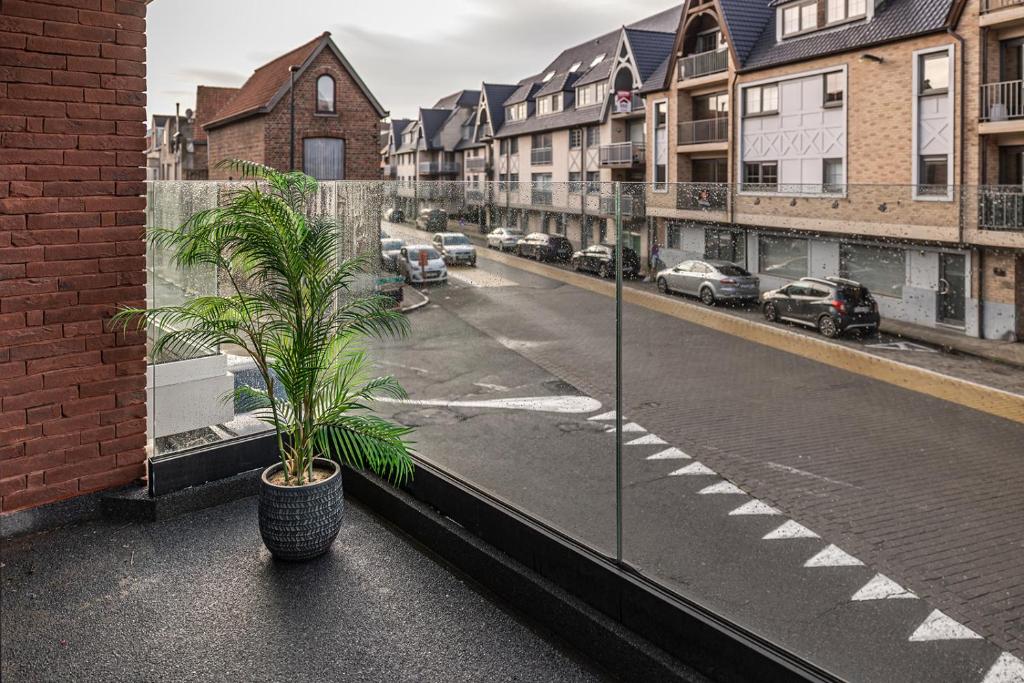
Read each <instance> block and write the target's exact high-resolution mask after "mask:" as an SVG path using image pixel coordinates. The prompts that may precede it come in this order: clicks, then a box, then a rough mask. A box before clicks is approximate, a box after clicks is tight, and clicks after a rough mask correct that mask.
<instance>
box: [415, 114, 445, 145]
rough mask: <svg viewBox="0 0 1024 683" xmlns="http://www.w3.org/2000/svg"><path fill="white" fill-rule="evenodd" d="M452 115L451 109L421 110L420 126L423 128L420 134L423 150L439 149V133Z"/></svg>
mask: <svg viewBox="0 0 1024 683" xmlns="http://www.w3.org/2000/svg"><path fill="white" fill-rule="evenodd" d="M450 114H451V110H450V109H420V125H421V126H422V127H423V129H422V132H421V134H420V148H421V149H437V147H438V145H439V144H440V141H439V140H438V133H440V132H441V127H442V126H443V125H444V122H445V121H447V120H448V116H449V115H450Z"/></svg>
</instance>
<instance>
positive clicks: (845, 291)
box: [761, 277, 881, 337]
mask: <svg viewBox="0 0 1024 683" xmlns="http://www.w3.org/2000/svg"><path fill="white" fill-rule="evenodd" d="M761 310H762V311H763V312H764V317H765V318H767V319H768V321H769V322H776V321H779V320H785V321H787V322H792V323H797V324H799V325H807V326H808V327H815V328H817V330H818V331H819V332H821V334H823V335H824V336H826V337H838V336H839V335H841V334H842V333H843V332H845V331H847V330H854V329H856V330H860V331H862V332H865V333H867V334H875V333H876V332H878V324H879V322H880V321H881V317H880V316H879V315H878V302H877V301H875V299H874V297H873V296H871V293H870V292H869V291H868V288H867V287H865V286H864V285H862V284H860V283H859V282H854V281H853V280H846V279H844V278H838V277H827V278H816V277H805V278H801V279H799V280H797V281H796V282H791V283H790V284H788V285H786V286H785V287H780V288H779V289H774V290H772V291H770V292H765V293H764V294H763V295H762V296H761Z"/></svg>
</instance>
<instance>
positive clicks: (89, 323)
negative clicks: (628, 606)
mask: <svg viewBox="0 0 1024 683" xmlns="http://www.w3.org/2000/svg"><path fill="white" fill-rule="evenodd" d="M63 328H64V337H65V338H66V339H70V338H71V337H80V336H89V335H95V334H102V333H103V321H102V320H83V321H81V322H74V323H67V324H65V325H64V326H63Z"/></svg>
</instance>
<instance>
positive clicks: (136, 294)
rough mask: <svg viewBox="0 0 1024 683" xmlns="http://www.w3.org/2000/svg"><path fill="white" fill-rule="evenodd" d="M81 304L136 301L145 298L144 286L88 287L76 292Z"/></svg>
mask: <svg viewBox="0 0 1024 683" xmlns="http://www.w3.org/2000/svg"><path fill="white" fill-rule="evenodd" d="M78 296H79V300H80V301H81V302H82V303H83V304H100V303H117V302H121V301H138V300H142V299H145V298H146V288H145V287H110V288H107V289H90V290H86V291H83V292H80V293H79V294H78Z"/></svg>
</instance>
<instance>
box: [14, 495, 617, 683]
mask: <svg viewBox="0 0 1024 683" xmlns="http://www.w3.org/2000/svg"><path fill="white" fill-rule="evenodd" d="M0 563H2V565H0V567H2V568H0V586H2V610H0V611H2V617H0V619H2V621H0V626H2V629H0V630H2V640H0V653H2V657H0V659H2V665H0V666H2V668H0V679H2V680H3V681H5V682H7V681H9V682H11V683H14V682H16V681H210V680H218V681H324V680H332V681H480V680H527V681H595V680H602V679H601V674H599V673H597V672H595V671H594V670H593V669H591V668H589V666H588V664H586V663H585V662H583V661H582V660H580V659H578V658H576V657H575V655H574V654H573V653H572V652H570V651H567V650H566V649H563V648H561V647H560V645H558V644H557V643H555V642H553V641H552V640H550V639H548V638H547V637H545V636H544V635H542V634H539V633H537V632H535V631H533V630H531V628H530V626H528V625H527V624H525V623H524V622H523V621H521V620H519V619H518V618H517V617H516V616H514V615H512V614H510V613H508V612H506V611H504V610H503V609H502V608H500V607H499V606H497V605H496V604H495V603H494V602H492V601H491V600H490V599H489V598H488V597H486V596H484V595H482V594H480V593H478V592H476V590H475V589H474V587H473V586H472V585H471V584H467V583H466V580H465V579H464V578H463V577H462V576H460V575H457V574H454V573H452V571H450V570H449V569H448V568H447V567H445V566H442V565H440V564H438V563H437V562H436V561H435V560H434V559H433V558H432V557H430V556H428V555H426V554H424V552H423V551H422V550H421V549H420V548H419V547H416V546H414V545H412V544H411V543H410V542H409V541H408V540H407V539H406V538H404V537H403V536H401V535H399V534H398V533H397V532H396V531H395V530H393V529H392V528H391V527H389V526H386V525H384V524H383V523H381V522H380V521H379V520H377V519H376V518H375V517H373V516H372V515H370V514H369V513H368V512H366V511H365V510H364V509H362V508H360V507H359V506H357V505H354V504H351V503H350V502H348V501H346V510H345V522H344V525H343V526H342V529H341V533H340V535H339V536H338V539H337V541H336V542H335V544H334V546H333V548H332V549H331V551H330V552H329V553H328V554H327V555H325V556H323V557H321V558H319V559H316V560H313V561H311V562H308V563H302V564H287V563H280V562H276V561H274V560H273V559H272V558H271V556H270V554H269V553H268V552H267V551H266V549H265V548H264V547H263V544H262V542H261V540H260V537H259V530H258V527H257V522H256V499H255V498H248V499H242V500H239V501H236V502H234V503H229V504H226V505H222V506H219V507H216V508H210V509H207V510H203V511H200V512H196V513H192V514H188V515H185V516H181V517H178V518H175V519H171V520H167V521H162V522H156V523H151V524H123V523H111V522H102V521H98V522H88V523H83V524H80V525H77V526H71V527H67V528H63V529H56V530H53V531H48V532H43V533H39V534H35V535H31V536H25V537H22V538H17V539H14V540H10V541H5V542H3V544H2V552H0Z"/></svg>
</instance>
